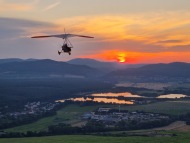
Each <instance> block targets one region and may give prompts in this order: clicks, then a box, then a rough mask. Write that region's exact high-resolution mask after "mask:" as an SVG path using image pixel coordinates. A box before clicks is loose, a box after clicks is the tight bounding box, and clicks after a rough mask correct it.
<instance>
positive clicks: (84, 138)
mask: <svg viewBox="0 0 190 143" xmlns="http://www.w3.org/2000/svg"><path fill="white" fill-rule="evenodd" d="M97 142H99V143H189V142H190V133H177V136H174V137H139V136H136V137H110V136H107V137H101V136H88V135H71V136H69V135H65V136H49V137H32V138H10V139H0V143H97Z"/></svg>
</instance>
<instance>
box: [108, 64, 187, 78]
mask: <svg viewBox="0 0 190 143" xmlns="http://www.w3.org/2000/svg"><path fill="white" fill-rule="evenodd" d="M107 77H111V78H113V77H144V79H146V78H150V77H157V78H159V77H161V78H163V77H170V78H180V77H181V78H190V63H182V62H174V63H169V64H150V65H145V66H143V67H140V68H130V69H124V70H117V71H114V72H111V73H109V74H108V75H107Z"/></svg>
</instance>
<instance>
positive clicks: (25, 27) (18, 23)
mask: <svg viewBox="0 0 190 143" xmlns="http://www.w3.org/2000/svg"><path fill="white" fill-rule="evenodd" d="M54 26H55V25H53V24H51V23H46V22H39V21H32V20H25V19H16V18H5V17H0V38H1V39H6V38H12V37H15V36H17V37H18V36H19V35H23V34H26V33H28V32H27V31H29V30H30V29H32V28H34V29H41V28H43V29H44V28H47V29H48V28H50V27H54Z"/></svg>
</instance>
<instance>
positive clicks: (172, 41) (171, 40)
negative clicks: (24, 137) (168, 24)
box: [157, 39, 183, 43]
mask: <svg viewBox="0 0 190 143" xmlns="http://www.w3.org/2000/svg"><path fill="white" fill-rule="evenodd" d="M181 42H183V41H182V40H173V39H170V40H163V41H158V42H157V43H181Z"/></svg>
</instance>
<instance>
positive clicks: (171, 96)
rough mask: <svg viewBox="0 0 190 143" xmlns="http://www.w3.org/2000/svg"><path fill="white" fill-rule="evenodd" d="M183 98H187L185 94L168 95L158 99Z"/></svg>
mask: <svg viewBox="0 0 190 143" xmlns="http://www.w3.org/2000/svg"><path fill="white" fill-rule="evenodd" d="M183 97H187V95H184V94H167V95H160V96H158V97H157V98H170V99H175V98H183Z"/></svg>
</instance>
